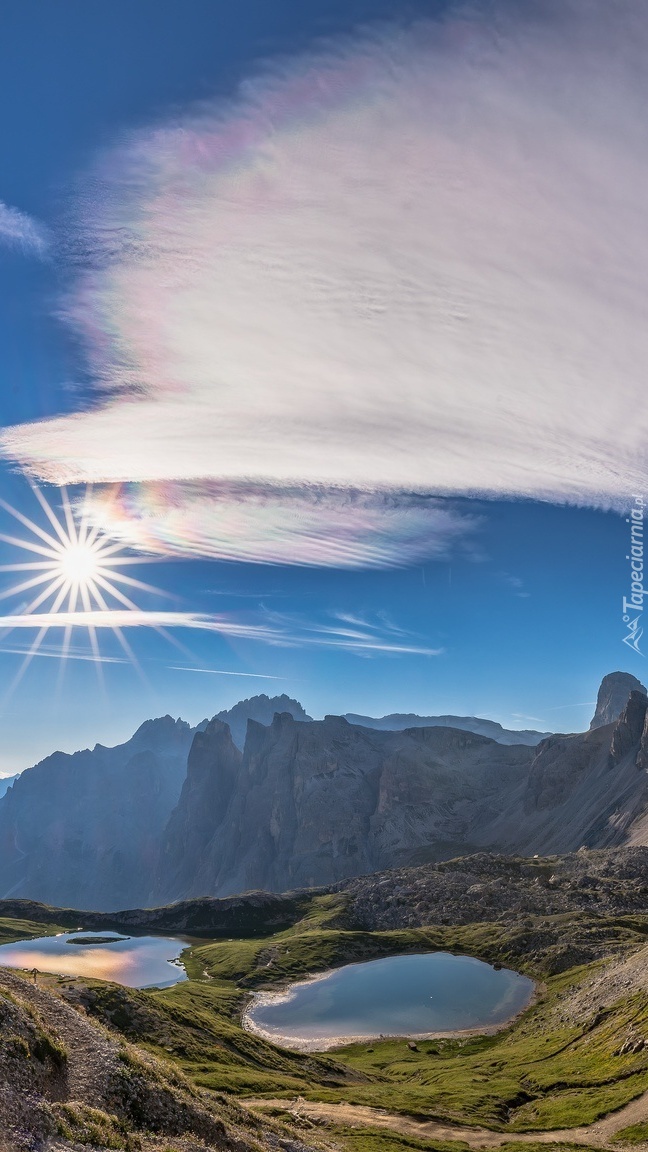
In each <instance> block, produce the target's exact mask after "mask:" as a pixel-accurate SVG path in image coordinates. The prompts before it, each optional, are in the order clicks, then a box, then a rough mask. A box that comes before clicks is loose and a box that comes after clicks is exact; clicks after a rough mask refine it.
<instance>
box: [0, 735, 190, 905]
mask: <svg viewBox="0 0 648 1152" xmlns="http://www.w3.org/2000/svg"><path fill="white" fill-rule="evenodd" d="M193 735H194V730H193V729H192V728H190V726H189V725H188V724H185V723H184V721H182V720H173V719H172V718H171V717H170V716H164V717H162V718H161V719H159V720H149V721H147V722H146V723H145V724H143V725H142V726H141V728H139V729H138V731H137V732H136V733H135V735H134V736H133V737H132V738H131V739H130V740H128V741H127V742H126V743H125V744H121V745H119V746H118V747H116V748H104V747H103V746H102V745H101V744H97V745H96V747H95V748H93V749H92V750H90V749H87V750H86V751H84V752H76V753H74V754H73V755H68V754H67V753H63V752H55V753H54V754H53V755H52V756H48V758H47V759H46V760H43V761H42V762H41V763H40V764H37V765H36V766H35V767H34V768H30V769H29V770H28V771H26V772H23V773H22V774H21V776H20V777H19V779H18V780H16V781H15V783H14V785H13V787H12V788H10V789H9V791H8V792H7V794H6V796H4V797H3V798H2V800H0V895H2V896H9V895H13V896H17V897H19V896H25V897H29V898H30V899H35V900H42V901H44V902H45V903H56V904H59V905H60V904H67V905H69V906H72V907H77V908H83V907H91V908H97V909H114V908H119V907H122V908H123V907H129V906H130V907H132V906H133V905H135V904H144V903H146V902H147V901H148V899H149V896H150V888H151V880H152V877H153V875H154V874H155V869H156V867H157V857H158V852H159V846H160V839H161V836H162V832H163V830H164V828H165V826H166V824H167V822H168V820H169V817H170V815H171V812H172V811H173V809H174V807H175V805H176V803H177V801H178V798H179V796H180V790H181V788H182V783H183V781H184V778H185V775H186V765H187V755H188V752H189V748H190V746H191V741H192V738H193Z"/></svg>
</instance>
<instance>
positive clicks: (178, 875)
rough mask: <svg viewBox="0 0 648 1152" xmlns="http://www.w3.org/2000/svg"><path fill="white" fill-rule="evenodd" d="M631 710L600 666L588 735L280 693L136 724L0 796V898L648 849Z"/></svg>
mask: <svg viewBox="0 0 648 1152" xmlns="http://www.w3.org/2000/svg"><path fill="white" fill-rule="evenodd" d="M647 709H648V697H647V696H646V690H645V688H644V687H643V685H641V684H640V683H639V681H637V680H636V679H635V678H634V677H631V676H629V675H627V674H625V673H612V674H610V676H608V677H606V678H605V679H604V681H603V683H602V685H601V689H600V691H599V698H598V701H597V708H596V712H595V715H594V718H593V720H592V725H591V727H590V730H589V731H588V732H586V733H577V734H570V735H560V734H549V735H545V734H542V733H531V732H523V733H519V734H515V735H519V736H520V737H521V739H518V740H517V741H515V742H513V741H512V740H511V736H512V735H514V734H513V733H512V732H510V731H508V730H506V729H500V728H499V726H495V727H496V728H497V729H498V736H499V738H498V739H494V738H493V737H492V736H491V735H488V734H484V733H483V732H482V731H475V730H471V729H469V728H468V727H467V725H468V724H470V723H472V724H473V728H477V727H479V728H483V726H487V727H488V725H493V724H494V722H492V721H488V720H482V719H479V718H465V717H446V716H442V717H417V716H412V717H410V716H401V715H394V716H391V717H382V718H380V719H374V718H371V717H358V716H356V715H355V714H349V715H348V716H346V717H345V716H327V717H325V718H324V719H323V720H312V719H310V717H308V716H307V715H306V713H305V711H304V709H303V707H302V706H301V704H299V703H298V702H297V701H295V700H291V699H290V698H289V697H287V696H280V697H275V698H269V697H267V696H258V697H253V698H251V699H250V700H245V701H241V702H240V703H239V704H237V705H235V706H234V708H232V709H230V710H229V711H225V712H220V713H218V715H217V716H215V717H214V718H213V719H212V720H210V721H203V722H202V723H201V724H199V725H197V726H196V727H193V728H192V727H191V726H190V725H188V724H186V723H185V722H184V721H182V720H174V719H172V718H171V717H170V716H166V717H162V718H160V719H157V720H150V721H147V722H146V723H145V724H143V725H142V726H141V727H140V728H139V729H138V731H137V732H136V733H135V735H134V736H133V737H132V738H131V739H130V740H129V741H126V742H125V743H124V744H122V745H119V746H118V747H116V748H111V749H110V748H104V747H102V746H101V745H97V746H96V747H95V748H94V749H92V750H86V751H83V752H77V753H74V754H72V755H68V754H66V753H62V752H56V753H54V754H53V755H52V756H50V757H48V758H47V759H46V760H44V761H42V762H41V763H40V764H38V765H36V766H35V767H34V768H31V769H28V770H27V771H25V772H23V773H22V774H21V775H20V777H19V778H18V779H17V780H16V781H15V782H14V783H13V785H12V786H11V787H10V788H9V789H8V791H7V793H6V795H5V796H3V797H1V798H0V897H5V898H6V897H14V898H28V899H34V900H41V901H44V902H46V903H52V904H58V905H67V906H68V907H77V908H79V907H92V908H95V909H97V910H105V911H111V910H115V909H118V908H125V907H134V906H137V905H140V906H142V905H150V904H151V903H164V902H168V901H172V900H181V899H187V898H190V897H197V896H203V895H212V896H216V895H218V896H223V895H229V894H232V893H235V892H241V891H245V890H250V889H264V890H268V891H282V890H286V889H289V888H296V887H303V886H308V885H321V884H331V883H336V882H339V881H341V880H343V879H345V878H347V877H351V876H360V875H364V874H368V873H372V872H375V871H378V870H380V869H385V868H393V867H402V866H406V865H413V864H420V863H426V862H429V861H435V860H442V859H448V858H449V857H452V856H456V855H459V854H465V853H466V852H470V851H477V850H480V849H486V848H489V849H496V850H499V851H507V852H522V853H524V854H526V855H528V854H529V853H531V854H533V853H534V852H537V853H548V852H566V851H572V850H575V849H578V848H579V847H580V846H581V845H587V846H590V847H599V846H612V845H617V844H648V791H647V788H648V777H647V776H646V771H645V769H646V768H648V724H647V721H646V712H647ZM450 719H453V720H455V721H457V722H459V721H461V722H462V723H461V724H460V723H456V724H452V725H450V724H449V723H448V721H449V720H450ZM359 720H362V721H363V723H359V722H358V721H359ZM410 720H411V721H412V723H407V725H406V726H405V722H409V721H410ZM390 723H391V725H392V726H391V728H390V727H389V725H390ZM244 728H245V735H244ZM531 737H533V739H531ZM536 737H537V740H536V739H535V738H536Z"/></svg>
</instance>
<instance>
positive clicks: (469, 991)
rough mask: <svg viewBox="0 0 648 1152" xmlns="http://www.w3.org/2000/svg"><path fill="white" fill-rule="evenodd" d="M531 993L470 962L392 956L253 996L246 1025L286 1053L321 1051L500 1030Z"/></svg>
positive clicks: (503, 972) (515, 978)
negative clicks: (379, 1040)
mask: <svg viewBox="0 0 648 1152" xmlns="http://www.w3.org/2000/svg"><path fill="white" fill-rule="evenodd" d="M533 989H534V984H533V981H532V980H529V979H528V978H527V977H526V976H521V975H520V974H519V973H518V972H512V971H510V970H509V969H506V968H502V969H495V968H493V967H491V965H490V964H485V963H484V962H483V961H481V960H476V959H475V958H474V957H472V956H453V955H451V954H450V953H447V952H432V953H424V954H418V955H413V956H390V957H388V958H386V959H384V960H370V961H368V962H367V963H364V964H347V965H346V966H345V967H344V968H337V969H335V970H334V971H333V972H327V973H325V974H324V975H323V976H319V977H316V978H314V979H312V980H309V981H306V982H302V983H300V984H294V985H292V986H291V987H290V988H288V989H287V990H286V991H284V992H281V993H273V992H269V993H262V994H258V995H257V996H256V997H254V999H253V1001H252V1003H251V1005H250V1006H249V1007H248V1009H247V1011H246V1013H245V1017H244V1023H245V1025H246V1027H248V1028H249V1029H250V1031H252V1032H256V1033H257V1034H259V1035H261V1036H264V1037H265V1038H266V1039H268V1040H274V1041H275V1043H277V1044H281V1045H283V1046H284V1047H286V1048H296V1049H303V1050H308V1049H313V1050H321V1049H325V1048H331V1047H334V1046H335V1045H340V1044H343V1043H346V1042H350V1041H351V1040H362V1039H368V1038H371V1037H376V1036H380V1035H385V1036H423V1035H434V1034H437V1035H438V1034H440V1033H441V1034H442V1033H452V1032H464V1031H479V1030H481V1029H490V1028H494V1027H498V1026H500V1025H501V1024H503V1023H505V1022H506V1021H507V1020H510V1019H511V1018H512V1017H513V1016H515V1015H516V1014H517V1013H518V1012H519V1011H520V1010H521V1009H522V1008H525V1007H526V1006H527V1004H528V1003H529V1002H530V1000H531V997H532V995H533Z"/></svg>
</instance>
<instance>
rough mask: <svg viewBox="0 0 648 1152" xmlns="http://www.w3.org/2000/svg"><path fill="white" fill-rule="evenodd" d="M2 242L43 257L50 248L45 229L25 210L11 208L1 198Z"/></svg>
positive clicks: (0, 235)
mask: <svg viewBox="0 0 648 1152" xmlns="http://www.w3.org/2000/svg"><path fill="white" fill-rule="evenodd" d="M0 244H7V245H10V246H11V247H14V248H21V249H22V250H23V252H29V253H32V254H34V255H36V256H40V257H43V256H44V255H45V253H46V251H47V248H48V240H47V235H46V233H45V229H44V228H43V227H42V226H41V225H40V224H38V223H37V222H36V221H35V220H33V219H32V217H31V216H27V215H26V213H25V212H19V211H18V209H17V208H10V207H9V206H8V205H7V204H4V203H3V202H2V200H0Z"/></svg>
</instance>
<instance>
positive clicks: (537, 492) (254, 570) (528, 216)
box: [0, 0, 648, 773]
mask: <svg viewBox="0 0 648 1152" xmlns="http://www.w3.org/2000/svg"><path fill="white" fill-rule="evenodd" d="M597 13H598V15H599V18H598V20H597ZM582 16H583V10H582V7H581V6H579V4H577V3H575V4H574V5H573V6H570V5H568V6H566V8H565V10H564V12H563V13H562V14H561V15H556V12H555V10H553V9H552V8H551V7H550V6H549V5H546V6H544V5H540V6H539V8H538V10H537V11H536V13H535V15H534V17H533V18H531V17H530V16H529V15H528V13H525V10H524V6H522V5H516V4H504V3H502V4H501V5H498V4H495V5H492V4H491V5H488V6H486V5H484V6H483V7H481V8H480V7H479V6H478V7H477V9H474V10H471V14H470V15H469V16H467V15H466V13H465V12H461V11H459V10H458V9H457V8H453V7H452V6H450V5H446V6H441V5H439V6H436V7H433V6H431V5H429V4H426V5H418V6H417V5H408V6H407V7H406V6H405V5H403V4H399V3H396V2H395V0H381V2H378V0H362V2H354V3H351V4H350V3H348V2H347V3H344V4H342V3H331V2H324V0H313V2H312V3H310V4H309V5H299V4H296V3H295V4H292V3H291V4H288V3H277V4H273V5H268V4H266V3H261V2H259V3H243V4H239V5H236V6H235V7H233V6H231V5H225V4H221V3H220V2H216V0H209V2H206V0H205V2H198V0H194V2H193V3H183V4H182V5H180V4H176V3H160V2H159V0H158V2H156V3H148V2H147V0H139V2H138V4H137V5H132V4H130V3H122V2H120V0H114V2H113V3H112V4H110V5H104V6H99V5H95V6H88V5H87V4H85V3H76V2H74V0H68V2H67V3H66V4H65V5H64V6H56V7H54V6H45V5H42V4H40V3H30V2H29V0H26V2H25V3H23V4H21V5H20V6H14V10H13V11H11V12H9V11H7V12H4V13H3V14H2V15H1V16H0V91H1V93H2V99H1V100H0V134H1V138H2V143H3V157H4V163H3V178H2V183H1V184H0V202H1V204H2V205H4V206H5V207H4V208H3V209H0V374H1V383H2V389H1V394H2V410H1V413H0V417H1V418H0V424H1V425H2V427H3V428H4V429H5V432H4V433H3V434H2V439H1V440H0V444H1V446H2V451H3V460H2V462H1V463H0V495H1V496H2V497H3V499H4V500H5V501H6V502H7V503H8V504H9V505H10V506H12V507H13V508H14V509H17V510H18V511H19V512H22V513H23V514H24V515H26V516H29V517H30V518H32V519H34V520H35V521H36V522H37V523H38V524H39V525H43V526H44V525H45V519H44V512H43V509H42V508H41V506H40V505H39V503H38V502H37V500H36V497H35V496H34V494H33V493H32V491H31V490H30V487H29V482H28V477H29V476H32V477H34V478H35V479H36V480H37V482H38V483H39V484H40V485H42V490H43V492H44V493H45V495H46V496H47V499H48V501H49V502H50V504H51V506H52V507H53V508H54V509H55V510H56V511H57V515H62V512H61V502H62V489H61V485H62V484H63V483H65V484H67V485H68V487H69V491H70V497H71V500H72V503H73V505H74V507H75V508H76V509H78V508H79V506H80V501H82V499H83V495H84V492H85V484H84V483H82V481H84V480H85V479H91V480H93V481H94V489H93V494H92V496H91V498H90V499H89V500H88V501H86V505H85V508H86V513H87V515H88V517H89V518H90V520H91V522H92V524H93V525H94V530H96V531H98V532H100V534H101V537H100V538H102V539H111V540H112V539H116V540H118V541H120V542H121V543H122V545H124V547H125V548H126V551H125V553H123V555H126V556H127V557H129V558H130V559H135V558H137V557H138V556H145V557H147V558H149V559H150V558H151V557H153V558H155V560H156V562H155V563H154V564H147V565H146V566H145V567H142V570H141V571H140V570H139V569H138V568H136V567H132V566H130V567H128V569H126V568H125V569H124V571H125V572H126V571H127V572H128V573H129V574H130V575H131V576H133V577H139V578H141V579H142V580H143V581H146V582H147V583H148V582H150V583H151V584H152V585H155V586H156V587H157V588H159V589H160V593H159V594H158V593H156V592H152V591H147V590H145V589H137V590H135V591H133V592H132V595H133V599H134V600H135V601H136V604H137V610H138V611H139V612H140V613H141V614H142V615H141V619H139V620H138V621H137V624H138V626H137V627H134V626H133V627H132V628H130V629H129V630H127V632H128V642H129V645H130V646H131V647H132V649H133V651H134V653H135V655H136V658H137V662H138V664H139V666H140V667H139V670H136V669H135V668H133V667H132V665H131V663H130V661H129V659H128V658H127V656H126V655H125V653H124V650H123V648H122V647H121V646H120V644H119V641H118V639H117V638H116V637H115V636H114V635H113V634H112V632H111V631H110V629H100V633H99V642H100V649H101V654H102V657H103V662H102V663H101V664H100V666H99V667H98V670H99V672H100V673H101V677H100V676H98V675H97V669H95V668H94V667H93V665H92V661H91V659H89V658H88V657H91V655H92V649H91V644H90V637H89V635H88V631H87V628H85V627H83V622H82V621H81V622H80V624H79V626H78V627H76V628H75V629H74V632H73V634H72V645H71V648H70V652H69V657H68V659H67V661H66V664H65V668H64V672H63V673H61V671H60V652H61V646H62V629H61V628H59V627H53V628H51V630H50V631H49V632H48V633H47V634H46V635H45V636H44V637H43V640H42V645H41V648H40V650H39V653H38V654H37V655H35V656H34V658H33V659H32V660H31V663H30V664H29V667H28V668H26V669H25V670H24V674H22V675H21V678H20V680H19V682H17V683H14V681H15V680H16V677H17V675H18V673H19V672H20V670H21V668H22V666H23V662H24V653H25V652H26V651H27V650H28V649H29V647H30V645H31V643H32V641H33V639H34V636H35V634H36V632H37V629H30V628H24V627H18V628H15V629H14V630H13V631H6V630H5V631H4V632H3V633H1V634H0V635H1V637H2V638H1V639H0V663H1V666H2V668H1V675H2V682H3V684H4V685H5V686H6V694H5V697H4V703H3V706H2V707H3V711H2V729H3V741H2V744H3V749H2V755H1V758H0V771H2V772H4V773H9V772H11V771H16V770H19V769H22V768H24V767H26V766H28V765H29V764H31V763H33V762H34V761H35V760H37V759H38V758H40V757H42V756H43V755H45V754H47V753H48V752H49V751H52V750H54V748H64V749H68V750H72V749H74V748H76V747H81V746H85V745H88V744H94V743H95V742H96V741H100V742H102V743H112V742H116V741H117V740H119V739H122V738H125V737H126V736H127V735H128V734H129V733H130V732H131V731H132V730H133V729H134V728H135V727H136V726H137V725H138V724H139V723H140V722H141V721H142V720H143V719H144V718H146V717H147V716H149V715H153V714H160V713H164V712H171V713H172V714H174V715H178V714H180V715H183V716H184V717H186V718H187V719H189V720H191V721H194V722H195V721H197V720H199V719H201V718H202V717H203V716H205V715H209V714H211V713H213V712H215V711H216V710H218V709H220V708H222V707H225V706H228V705H230V704H231V703H233V702H235V701H236V700H237V699H240V698H242V697H244V696H249V695H253V694H255V693H257V692H261V691H265V692H268V694H273V693H274V692H277V693H279V692H284V691H285V692H288V693H289V694H291V695H294V696H296V697H298V698H299V699H300V700H301V701H302V702H303V704H304V706H305V707H306V709H307V710H308V711H309V712H311V714H312V715H315V716H320V715H323V714H324V713H326V712H340V711H360V712H370V713H373V714H382V713H384V712H388V711H414V712H422V713H434V712H456V713H460V714H479V715H485V716H490V717H493V718H495V719H498V720H500V721H501V722H502V723H504V724H506V725H507V726H510V727H537V728H542V729H554V730H567V731H569V730H574V729H577V728H579V727H584V726H586V723H587V721H588V720H589V715H590V712H591V709H592V701H593V699H594V697H595V692H596V687H597V684H598V681H599V680H600V678H601V677H602V675H604V674H605V673H606V672H608V671H610V670H613V669H615V668H624V669H627V670H628V671H632V672H634V673H635V674H636V675H638V676H640V677H642V676H645V673H644V669H643V665H644V658H643V656H642V655H641V654H640V653H637V652H635V651H633V650H632V649H631V648H630V647H628V645H624V643H623V637H624V636H625V635H626V629H625V627H624V624H623V621H622V618H621V617H622V612H621V601H622V597H623V595H624V594H625V593H626V592H627V591H628V582H629V576H628V561H627V560H626V555H627V554H628V537H629V528H628V525H627V524H626V521H625V516H626V515H628V513H629V509H630V507H631V506H632V502H633V497H634V494H635V493H637V492H642V484H643V482H644V478H645V474H646V452H645V444H646V442H647V441H646V431H647V429H646V411H645V405H644V403H643V392H642V389H643V383H642V380H643V377H642V371H643V364H644V363H645V359H644V357H643V352H644V349H643V346H642V341H643V340H644V336H643V330H644V329H645V324H643V323H642V316H641V300H642V299H643V298H645V297H643V296H642V290H643V289H644V288H645V287H646V286H645V283H644V282H643V280H642V277H643V275H644V272H643V267H644V266H645V264H646V261H645V259H644V256H645V252H646V248H647V247H648V243H647V242H646V241H647V237H646V225H645V223H644V222H642V221H641V217H642V216H643V208H642V205H643V203H644V202H645V192H646V191H647V189H646V188H645V187H644V185H646V184H647V183H648V181H647V180H646V172H647V171H648V159H647V158H648V151H647V149H646V140H645V138H644V136H642V135H641V132H642V131H643V130H641V129H640V128H637V129H636V133H638V134H639V136H640V137H641V138H637V137H636V136H633V131H634V129H632V127H630V128H628V127H627V125H628V124H630V125H632V123H633V119H632V115H631V114H632V111H633V110H634V109H635V108H636V107H639V106H642V104H641V102H642V98H643V95H644V93H643V89H642V87H641V85H642V84H643V81H642V80H641V79H636V76H637V73H636V70H633V69H632V68H631V67H630V68H628V67H623V65H624V64H625V65H627V64H628V63H630V64H632V61H633V56H632V53H633V51H635V50H639V49H641V48H643V47H644V46H645V43H646V29H645V27H644V26H643V23H645V22H643V23H642V22H641V20H640V18H639V17H636V18H637V20H638V21H639V23H638V25H637V26H636V27H630V26H628V28H627V30H626V33H625V37H626V38H625V39H623V40H620V41H619V42H618V43H615V44H613V45H612V47H613V48H614V49H615V50H614V51H612V50H611V46H610V37H611V36H616V35H619V36H620V35H621V33H617V31H616V30H612V31H611V30H610V28H609V26H608V25H607V22H606V21H607V17H606V15H605V10H604V7H603V6H600V9H599V8H598V6H597V8H596V12H594V14H593V17H592V19H591V20H590V21H589V22H588V24H587V30H586V26H585V24H584V23H583V20H582ZM597 29H598V31H597ZM637 46H638V48H637ZM521 66H523V67H522V69H521ZM615 69H619V71H615ZM521 71H522V72H523V73H524V76H525V84H524V86H523V88H521V87H520V84H521V80H520V75H521ZM628 76H629V77H630V78H631V79H630V80H628V79H627V77H628ZM633 78H634V79H633ZM557 81H558V82H557ZM572 84H574V85H578V91H580V92H582V93H583V94H584V95H583V99H582V101H581V100H580V99H579V98H578V97H577V96H576V97H575V95H574V93H575V92H576V88H571V87H570V85H572ZM611 92H613V94H614V100H613V101H611V100H610V93H611ZM602 110H603V111H602ZM615 116H617V117H618V122H617V120H615ZM619 125H623V129H622V130H620V128H619ZM630 176H631V177H632V178H631V179H630V178H629V177H630ZM2 241H3V242H2ZM0 533H1V534H3V535H5V536H7V535H15V536H20V537H22V538H25V539H29V538H30V537H29V532H28V530H27V529H26V527H25V526H24V525H18V524H16V523H15V521H12V517H11V515H10V513H9V512H8V511H6V510H4V511H2V512H1V513H0ZM120 555H121V554H120ZM21 559H23V560H24V556H19V555H18V549H17V548H16V546H14V545H11V544H8V543H3V544H0V562H1V563H3V564H11V563H14V562H17V561H19V560H21ZM32 559H33V555H32ZM19 576H20V574H16V573H9V572H5V573H2V574H0V578H1V579H2V587H3V589H5V590H7V591H8V590H9V589H10V588H11V587H12V586H13V585H15V584H16V583H17V581H18V577H19ZM25 603H26V594H25V593H22V592H17V593H16V594H15V595H7V596H6V597H5V598H4V599H3V600H2V602H0V606H1V607H2V610H3V612H4V613H5V615H8V616H13V617H15V616H16V615H20V613H21V612H22V611H23V610H24V606H25ZM50 606H51V605H50ZM110 606H111V608H113V609H115V608H117V607H119V605H118V604H117V603H115V602H114V601H111V603H110ZM78 607H82V605H79V606H78ZM122 607H123V605H122ZM47 608H48V603H47V602H44V603H43V604H42V605H41V606H39V608H38V609H37V611H38V612H42V611H46V610H47ZM160 613H166V614H167V615H166V617H165V619H166V620H167V622H170V623H171V627H170V628H169V631H170V632H171V634H172V635H173V637H174V638H175V640H176V641H178V642H180V643H181V644H182V645H183V646H184V649H183V650H182V651H181V650H179V649H178V648H176V647H174V646H173V644H172V643H171V642H170V640H169V639H168V638H167V637H165V636H162V635H160V634H159V633H158V632H157V631H155V630H154V628H153V627H152V626H150V625H152V624H154V623H155V622H156V620H157V621H158V622H159V620H160V619H162V617H161V616H160V615H159V614H160ZM34 614H35V615H36V613H34ZM147 614H148V616H147ZM169 614H172V615H173V620H171V616H170V615H169ZM639 615H640V614H639ZM50 622H51V621H50ZM40 623H41V622H39V625H40ZM132 623H133V625H134V624H135V620H134V619H133V621H132ZM189 669H197V670H195V671H190V670H189ZM209 670H212V671H209ZM226 673H236V674H237V675H227V674H226ZM239 674H241V675H239Z"/></svg>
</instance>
